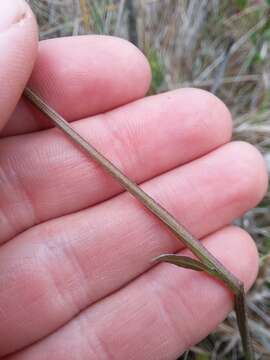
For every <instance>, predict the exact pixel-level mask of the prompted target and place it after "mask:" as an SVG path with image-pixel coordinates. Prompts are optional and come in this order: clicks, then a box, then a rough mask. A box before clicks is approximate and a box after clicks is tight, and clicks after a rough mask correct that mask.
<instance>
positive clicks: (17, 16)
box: [0, 0, 37, 130]
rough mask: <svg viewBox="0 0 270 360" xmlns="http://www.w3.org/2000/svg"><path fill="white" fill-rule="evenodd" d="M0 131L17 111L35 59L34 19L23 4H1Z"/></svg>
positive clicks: (18, 2) (19, 2)
mask: <svg viewBox="0 0 270 360" xmlns="http://www.w3.org/2000/svg"><path fill="white" fill-rule="evenodd" d="M0 14H1V15H0V49H1V56H0V84H1V88H0V109H1V115H0V130H1V129H2V128H3V126H4V125H5V123H6V122H7V120H8V118H9V117H10V115H11V113H12V111H13V110H14V108H15V106H16V104H17V102H18V101H19V98H20V96H21V94H22V92H23V89H24V87H25V84H26V82H27V81H28V78H29V77H30V74H31V71H32V67H33V64H34V61H35V58H36V48H37V29H36V22H35V19H34V16H33V14H32V12H31V10H30V8H29V7H28V5H27V4H26V3H25V2H24V1H22V0H14V1H1V3H0Z"/></svg>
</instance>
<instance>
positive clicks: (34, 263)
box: [0, 143, 267, 352]
mask: <svg viewBox="0 0 270 360" xmlns="http://www.w3.org/2000/svg"><path fill="white" fill-rule="evenodd" d="M266 185H267V176H266V174H265V165H264V162H263V160H262V157H261V155H259V153H258V152H257V150H255V148H253V147H251V146H250V145H248V144H244V143H234V144H227V145H225V146H224V147H223V148H220V149H218V150H216V151H215V152H213V153H211V154H209V155H207V156H205V157H204V158H201V159H198V160H197V161H195V162H194V163H191V164H187V165H185V166H183V167H182V168H181V169H175V170H173V171H171V172H170V173H167V174H164V175H162V176H161V177H159V178H156V179H153V180H151V181H150V182H148V183H146V184H144V186H143V187H144V189H145V190H146V191H147V192H148V193H150V194H151V195H153V196H154V198H155V199H157V200H158V201H160V202H161V204H162V205H164V206H165V207H166V208H167V209H168V210H169V211H171V212H172V213H173V214H174V215H175V216H176V217H177V218H178V219H179V220H180V221H181V222H182V223H183V224H184V225H185V226H186V227H187V228H188V229H190V231H191V232H192V233H194V234H195V235H196V236H197V237H198V238H200V237H202V236H205V235H206V234H207V233H209V232H213V231H215V230H216V229H217V228H220V227H222V226H224V225H225V224H227V223H228V222H230V221H232V220H233V219H234V218H236V217H238V216H240V215H241V214H242V213H243V212H244V211H246V210H248V209H249V208H250V207H252V206H254V205H255V204H256V203H257V202H258V201H259V200H260V199H261V197H262V195H263V193H264V192H265V189H266ZM180 248H181V243H180V242H179V241H177V240H176V239H175V238H174V237H172V236H171V235H170V234H169V233H168V232H167V231H166V230H165V229H164V227H163V226H161V225H160V223H159V222H158V221H157V220H155V219H154V218H153V217H152V216H150V215H149V214H148V213H147V212H146V211H145V210H144V209H143V208H142V207H141V205H140V204H139V203H138V202H137V201H135V200H133V199H132V198H130V196H129V195H128V194H122V195H120V196H118V197H117V198H114V199H111V200H109V201H107V202H105V203H102V204H100V205H98V206H96V207H93V208H91V209H89V210H85V211H82V212H80V213H77V214H73V215H69V216H66V217H63V218H59V219H55V220H53V221H50V222H48V223H46V224H43V225H39V226H37V227H35V228H33V229H31V230H29V231H28V232H25V233H24V234H22V235H21V236H19V237H18V238H15V239H14V240H13V241H10V242H9V243H7V244H6V245H5V246H4V247H2V249H1V252H0V274H1V275H0V308H1V309H3V310H4V312H3V313H4V314H10V315H9V316H8V317H5V316H3V315H2V316H1V315H0V333H2V332H3V334H4V335H2V337H1V338H0V349H2V351H6V352H8V351H14V350H16V349H18V348H20V347H22V346H25V345H27V344H29V343H30V342H33V341H36V340H38V339H40V338H41V337H43V336H45V335H47V334H48V333H51V332H52V331H54V330H55V329H57V328H58V327H59V326H62V325H63V324H64V323H65V322H67V321H69V320H70V319H72V318H73V317H74V316H76V315H77V314H78V313H79V312H80V311H81V310H82V309H84V308H86V307H87V306H89V305H90V304H91V303H94V302H96V301H98V300H99V299H101V298H103V297H105V296H107V295H108V294H109V293H112V292H115V291H116V290H117V289H119V288H120V287H122V286H124V285H125V284H126V283H128V282H130V281H131V280H132V279H134V278H136V277H137V276H139V275H140V274H141V273H143V272H144V271H146V270H147V269H148V268H149V266H150V265H151V264H150V259H151V258H153V257H155V256H157V255H159V254H161V253H164V252H166V253H171V252H175V251H177V250H179V249H180ZM59 264H61V266H59ZM1 279H2V280H1ZM18 297H19V298H20V303H18V301H17V298H18ZM41 315H42V316H41ZM18 323H20V324H22V325H21V326H20V327H19V328H18Z"/></svg>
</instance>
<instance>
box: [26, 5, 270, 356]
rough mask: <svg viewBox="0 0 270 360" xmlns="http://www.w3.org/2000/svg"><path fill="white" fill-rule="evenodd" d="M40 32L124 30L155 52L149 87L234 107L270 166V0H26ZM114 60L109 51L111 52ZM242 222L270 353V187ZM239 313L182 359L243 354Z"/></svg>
mask: <svg viewBox="0 0 270 360" xmlns="http://www.w3.org/2000/svg"><path fill="white" fill-rule="evenodd" d="M28 2H29V3H30V5H31V7H32V9H33V11H34V12H35V14H36V16H37V19H38V23H39V26H40V39H41V40H43V39H48V38H54V37H61V36H73V35H82V34H90V33H95V34H108V35H115V36H119V37H123V38H125V39H128V40H130V41H131V42H133V43H134V44H135V45H136V46H138V47H139V48H140V49H141V50H142V51H143V52H144V54H145V55H146V56H147V58H148V59H149V62H150V64H151V67H152V73H153V80H152V85H151V90H150V92H149V93H151V94H155V93H160V92H164V91H167V90H170V89H174V88H179V87H186V86H193V87H199V88H203V89H205V90H208V91H211V92H212V93H214V94H216V95H217V96H218V97H220V98H221V99H222V100H223V101H224V102H225V103H226V104H227V106H228V107H229V109H230V110H231V112H232V114H233V118H234V138H235V139H241V140H245V141H248V142H251V143H253V144H254V145H255V146H257V147H258V148H259V149H260V151H262V152H263V154H264V156H265V159H266V162H267V164H268V170H269V172H270V0H257V1H256V0H254V1H251V0H250V1H248V0H231V1H230V0H229V1H226V0H190V1H187V0H28ZM108 61H109V59H108ZM237 222H238V224H240V225H241V226H242V227H244V228H245V229H246V230H247V231H248V232H249V233H250V234H251V235H252V236H253V237H254V239H255V240H256V242H257V245H258V249H259V252H260V258H261V259H260V273H259V276H258V279H257V282H256V284H255V285H254V287H253V289H252V291H251V292H250V293H249V296H248V307H249V311H250V328H251V331H252V337H253V341H254V346H255V349H256V352H257V358H258V359H270V270H269V269H270V266H269V265H270V193H269V192H268V194H267V196H266V197H265V199H264V200H263V201H262V203H261V204H260V205H259V206H258V207H257V208H255V209H253V210H252V211H250V212H249V213H247V214H246V215H245V216H244V217H243V218H242V219H239V220H238V221H237ZM241 356H242V355H241V346H240V339H239V335H238V331H237V328H236V324H235V317H234V314H230V316H229V317H228V319H227V320H226V322H224V323H223V324H222V325H220V326H219V327H218V328H217V329H216V331H215V332H214V333H213V334H211V335H210V336H208V338H207V339H205V340H204V341H202V342H201V343H200V344H197V345H196V346H194V347H193V348H191V349H190V350H189V351H187V352H186V353H185V354H184V355H183V356H182V357H181V358H180V359H181V360H182V359H185V360H188V359H196V360H210V359H211V360H214V359H241Z"/></svg>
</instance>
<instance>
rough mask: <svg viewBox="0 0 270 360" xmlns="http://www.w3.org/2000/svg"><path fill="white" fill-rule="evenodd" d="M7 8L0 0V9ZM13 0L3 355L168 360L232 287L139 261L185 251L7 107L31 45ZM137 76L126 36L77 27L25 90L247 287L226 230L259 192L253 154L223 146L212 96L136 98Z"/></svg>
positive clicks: (25, 111) (249, 268)
mask: <svg viewBox="0 0 270 360" xmlns="http://www.w3.org/2000/svg"><path fill="white" fill-rule="evenodd" d="M19 3H21V4H22V2H20V1H17V0H16V1H15V0H14V1H13V2H12V4H13V5H11V3H10V2H9V3H8V5H7V3H6V4H2V3H1V5H0V13H1V14H3V15H2V17H3V16H4V14H5V13H6V11H7V10H9V11H11V6H16V4H17V6H19V5H18V4H19ZM21 6H22V7H21V10H23V14H24V16H16V19H17V20H19V23H15V22H14V21H13V23H14V24H13V25H12V26H10V27H9V28H8V29H6V30H4V28H3V26H2V25H3V24H4V23H5V24H6V23H7V22H6V20H0V26H1V27H0V30H2V33H1V34H0V49H1V54H2V55H1V67H0V77H1V79H2V81H1V83H2V84H3V85H2V88H1V89H0V108H1V110H2V111H1V117H0V122H1V124H2V127H3V131H2V138H1V140H0V202H1V203H0V224H1V233H0V241H1V244H2V245H1V249H0V334H1V336H0V356H2V357H4V356H5V355H7V356H6V359H9V360H11V359H13V360H14V359H15V360H16V359H17V360H24V359H27V360H36V359H39V360H43V359H44V360H45V359H48V358H50V360H61V359H68V360H73V359H113V358H115V359H140V360H141V359H154V360H156V359H162V360H164V359H175V358H176V357H177V356H178V355H179V354H180V353H181V352H183V351H184V350H185V349H186V348H188V347H189V346H190V345H192V344H194V343H196V342H198V341H199V340H201V339H202V338H203V337H205V336H206V335H207V334H208V333H209V332H210V331H212V330H213V329H214V328H215V327H216V326H217V325H218V324H219V323H220V322H221V321H222V320H223V319H224V318H225V317H226V315H227V314H228V312H229V311H230V310H231V308H232V296H231V294H230V292H229V291H228V290H227V289H226V288H224V286H223V285H222V284H220V283H218V282H217V281H216V280H214V279H212V278H210V277H208V276H206V275H205V274H201V273H197V272H194V271H189V270H185V269H179V268H177V267H174V266H172V265H169V264H159V265H156V266H154V267H152V266H153V264H152V263H151V259H152V258H153V257H155V256H157V255H160V254H161V253H172V252H177V251H181V252H186V251H185V250H184V249H183V247H181V244H180V243H179V242H178V241H177V240H176V239H175V238H173V237H172V236H171V235H170V234H169V233H168V232H167V231H166V230H165V229H164V227H163V226H162V225H161V224H160V223H159V222H158V221H157V220H156V219H154V218H153V217H152V216H151V215H150V214H149V213H148V212H147V211H146V210H145V209H144V208H142V206H141V205H140V204H139V203H138V202H137V201H136V200H135V199H133V198H131V197H130V195H129V194H127V193H123V192H122V189H121V188H120V187H119V186H118V184H116V183H115V181H114V180H113V179H111V177H110V176H109V175H107V174H105V173H104V171H102V170H101V169H100V168H99V167H98V166H97V165H96V164H94V163H92V162H91V161H90V160H89V159H88V158H87V157H85V155H84V154H83V153H81V152H80V151H79V150H78V149H77V148H76V147H75V146H74V145H73V144H71V143H70V142H69V141H68V140H67V139H66V138H65V137H64V136H63V135H62V134H61V133H60V132H59V130H57V129H49V128H48V127H49V122H48V121H47V120H46V119H45V118H44V116H42V115H41V114H40V113H39V112H38V111H37V110H36V109H34V108H33V107H32V106H31V105H30V104H29V103H28V102H27V101H26V100H25V99H21V100H20V101H19V103H18V105H17V106H16V103H17V102H18V99H19V97H20V96H21V93H22V91H23V89H24V86H25V84H26V82H27V79H28V77H29V76H30V74H31V72H32V66H33V63H34V60H35V57H36V47H37V46H36V45H37V40H36V38H37V36H36V27H35V22H34V19H33V17H32V15H31V13H30V11H29V9H28V8H26V7H25V5H21ZM4 7H5V9H4ZM17 9H19V8H17ZM2 10H3V11H2ZM4 10H6V11H4ZM10 18H12V17H11V15H10ZM149 82H150V70H149V66H148V64H147V62H146V60H145V58H144V57H143V56H142V54H141V53H140V52H139V51H138V50H137V49H136V48H134V47H133V46H132V45H130V44H129V43H127V42H125V41H123V40H120V39H117V38H110V37H101V36H87V37H79V38H66V39H55V40H50V41H46V42H43V43H41V44H40V47H39V51H38V56H37V61H36V64H35V67H34V70H33V72H32V76H31V79H30V87H31V88H33V89H35V90H37V92H38V93H39V94H41V95H42V96H43V97H44V98H45V99H46V100H47V102H48V103H49V104H50V105H51V106H52V107H54V108H55V109H56V110H57V111H58V112H60V113H61V114H62V115H63V116H64V117H65V118H67V119H68V120H69V121H74V123H73V124H74V127H75V128H76V129H77V130H78V131H79V132H80V133H81V134H82V135H83V136H85V137H86V138H87V139H89V140H90V142H91V143H92V144H93V145H94V146H95V147H97V148H98V149H99V150H100V151H101V152H102V153H103V154H105V155H106V156H107V157H108V158H110V159H111V160H112V161H113V162H114V163H115V164H116V165H117V166H119V167H120V168H121V169H122V170H123V171H124V173H126V174H127V175H129V176H130V177H131V178H132V179H134V180H136V181H137V182H138V183H142V184H143V185H142V186H143V188H144V189H145V190H146V191H147V192H148V193H149V194H151V195H152V196H153V197H154V198H155V199H157V200H158V201H159V202H160V203H161V204H162V205H164V206H165V207H166V208H167V209H168V210H169V211H170V212H172V213H173V214H174V215H175V216H176V217H177V218H178V219H179V220H180V221H181V222H182V223H183V224H184V225H185V226H186V227H187V228H188V229H190V231H191V232H192V233H194V234H195V235H196V236H197V237H199V238H201V239H202V241H203V242H204V244H205V246H206V247H207V248H208V249H210V251H211V252H213V254H214V255H215V256H216V257H217V258H219V259H220V260H221V261H222V262H223V263H224V265H225V266H227V267H228V268H229V269H230V270H231V271H232V272H233V273H234V274H236V276H238V277H239V278H241V279H242V280H243V281H244V282H245V285H246V288H247V289H248V288H249V287H250V286H251V284H252V282H253V281H254V279H255V277H256V273H257V267H258V257H257V252H256V248H255V245H254V243H253V241H252V239H251V238H250V237H249V235H248V234H247V233H245V232H244V231H243V230H241V229H239V228H237V227H232V226H227V224H229V223H230V222H231V221H233V220H234V219H235V218H237V217H239V216H240V215H241V214H243V213H244V212H245V211H247V210H248V209H250V208H251V207H253V206H255V205H256V204H257V203H258V201H260V199H261V198H262V196H263V195H264V193H265V190H266V186H267V176H266V170H265V165H264V162H263V160H262V157H261V155H260V154H259V153H258V152H257V150H256V149H255V148H253V147H252V146H250V145H248V144H245V143H240V142H231V143H230V142H229V141H230V137H231V118H230V115H229V112H228V110H227V109H226V108H225V106H224V105H223V104H222V103H221V102H220V101H219V100H218V99H217V98H216V97H214V96H213V95H211V94H208V93H207V92H204V91H201V90H195V89H181V90H177V91H173V92H169V93H166V94H162V95H156V96H153V97H147V98H144V99H143V97H144V95H145V93H146V92H147V89H148V87H149ZM15 106H16V109H15V111H14V112H13V114H11V113H12V111H13V109H14V108H15ZM113 109H114V110H113ZM78 119H81V120H78ZM75 120H76V121H75ZM4 124H6V125H5V126H4ZM209 234H211V235H209ZM23 348H24V350H23ZM11 353H15V354H13V355H10V354H11Z"/></svg>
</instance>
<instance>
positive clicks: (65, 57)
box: [4, 35, 151, 136]
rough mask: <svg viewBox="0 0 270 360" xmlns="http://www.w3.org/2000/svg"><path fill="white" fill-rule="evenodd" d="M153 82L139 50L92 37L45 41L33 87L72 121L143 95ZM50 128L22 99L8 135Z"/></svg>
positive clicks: (38, 59)
mask: <svg viewBox="0 0 270 360" xmlns="http://www.w3.org/2000/svg"><path fill="white" fill-rule="evenodd" d="M150 78H151V74H150V67H149V64H148V62H147V60H146V58H145V57H144V56H143V54H142V53H141V52H140V51H139V50H138V49H137V48H136V47H135V46H133V45H132V44H130V43H129V42H127V41H125V40H122V39H119V38H114V37H110V36H97V35H90V36H80V37H70V38H61V39H53V40H48V41H44V42H41V43H40V47H39V54H38V58H37V62H36V65H35V68H34V71H33V74H32V77H31V81H30V84H29V86H30V87H31V88H33V89H35V90H36V91H37V92H38V93H39V94H40V95H41V96H42V97H43V98H44V99H45V100H47V101H48V103H49V104H50V105H51V106H52V107H53V108H55V109H56V110H57V111H58V112H59V113H60V114H61V115H63V116H64V117H65V118H66V119H68V120H70V121H71V120H77V119H79V118H83V117H86V116H90V115H94V114H97V113H100V112H104V111H107V110H110V109H112V108H114V107H117V106H120V105H123V104H125V103H128V102H130V101H132V100H135V99H138V98H140V97H142V96H144V95H145V93H146V92H147V90H148V87H149V83H150ZM48 126H49V122H48V121H47V120H46V119H45V117H44V116H42V115H41V113H40V112H38V111H37V110H35V109H34V108H33V107H32V106H30V105H29V103H27V102H26V100H24V99H22V101H21V102H20V104H19V106H18V107H17V109H16V111H15V113H14V115H13V117H12V118H11V120H10V122H9V124H8V126H7V127H6V129H5V131H4V135H5V136H7V135H15V134H22V133H26V132H32V131H35V130H38V129H42V128H44V127H48Z"/></svg>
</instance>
